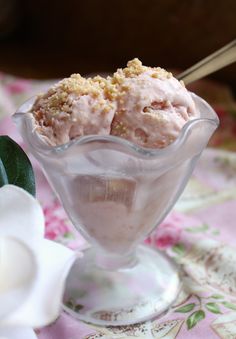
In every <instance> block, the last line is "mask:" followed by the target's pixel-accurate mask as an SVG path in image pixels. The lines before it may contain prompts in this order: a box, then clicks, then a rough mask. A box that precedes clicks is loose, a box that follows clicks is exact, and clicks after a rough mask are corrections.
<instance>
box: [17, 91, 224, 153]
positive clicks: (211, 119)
mask: <svg viewBox="0 0 236 339" xmlns="http://www.w3.org/2000/svg"><path fill="white" fill-rule="evenodd" d="M190 93H191V92H190ZM191 96H192V98H193V100H194V102H195V104H196V106H198V103H199V104H201V105H203V106H204V107H205V110H206V111H207V112H208V114H207V117H205V116H204V117H200V118H196V119H191V120H189V121H188V122H187V123H186V124H185V125H184V127H183V128H182V129H181V131H180V133H179V136H178V138H177V139H176V140H175V141H174V142H173V143H171V144H170V145H168V146H167V147H165V148H161V149H153V148H144V147H141V146H139V145H136V144H134V143H132V142H131V141H128V140H126V139H123V138H120V137H116V136H113V135H106V136H101V135H86V136H83V137H80V138H78V139H74V140H71V141H69V142H67V143H65V144H62V145H57V146H51V145H48V144H47V143H46V142H45V141H44V140H43V138H42V137H40V134H39V133H37V132H36V131H35V129H34V126H33V123H32V116H31V112H30V108H31V107H32V105H33V103H34V101H35V99H36V96H33V97H31V98H30V99H29V100H27V101H26V102H25V103H24V104H23V105H22V106H20V107H19V109H18V110H17V111H16V113H15V114H14V115H13V119H14V121H15V122H16V123H17V122H18V119H22V118H23V119H24V122H25V124H26V128H27V131H29V129H30V131H31V134H32V136H33V143H32V142H31V144H32V145H33V147H34V148H36V149H37V151H38V152H40V153H47V154H48V153H50V152H51V153H56V154H58V153H61V152H64V151H66V150H67V149H69V148H71V147H74V146H78V145H85V144H88V143H91V142H110V143H114V144H117V145H121V146H123V147H125V148H127V149H128V150H130V151H131V152H132V153H134V154H136V155H137V156H142V157H145V158H146V157H147V158H154V157H157V156H158V157H160V156H166V155H167V154H169V153H171V152H173V151H175V150H177V149H178V148H180V147H181V145H182V144H183V143H184V142H185V140H186V139H187V136H188V134H189V132H190V131H191V130H192V129H193V128H194V127H195V126H197V125H198V124H199V123H209V124H212V125H213V126H214V127H215V128H214V129H216V128H217V126H218V125H219V118H218V116H217V114H216V112H215V111H214V110H213V108H212V107H211V106H210V105H209V104H208V103H207V102H206V101H205V100H204V99H202V98H201V97H199V96H198V95H196V94H194V93H191ZM199 111H200V116H201V113H202V112H201V110H200V109H199ZM205 115H206V114H205Z"/></svg>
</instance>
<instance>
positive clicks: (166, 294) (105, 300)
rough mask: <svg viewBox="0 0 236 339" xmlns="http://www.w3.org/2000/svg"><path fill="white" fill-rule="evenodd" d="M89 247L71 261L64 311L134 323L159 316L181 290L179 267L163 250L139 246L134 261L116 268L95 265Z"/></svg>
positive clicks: (92, 319)
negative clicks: (74, 260) (72, 262)
mask: <svg viewBox="0 0 236 339" xmlns="http://www.w3.org/2000/svg"><path fill="white" fill-rule="evenodd" d="M97 262H98V257H97V254H96V250H95V249H93V248H89V249H87V250H86V251H85V252H84V256H83V258H79V259H77V261H76V262H75V263H74V265H73V267H72V269H71V271H70V273H69V276H68V278H67V282H66V289H65V294H64V298H63V308H64V310H65V311H66V312H67V313H69V314H70V315H72V316H73V317H75V318H76V319H78V320H82V321H85V322H88V323H92V324H95V325H103V326H118V325H130V324H136V323H139V322H142V321H146V320H149V319H151V318H153V317H157V316H160V315H161V314H163V312H165V311H167V310H168V308H169V307H170V306H171V305H172V304H173V302H174V301H175V299H176V298H177V296H178V293H179V291H180V285H181V284H180V278H179V274H178V269H177V267H176V265H175V264H174V263H172V261H171V260H169V259H168V257H166V256H165V255H164V254H163V253H160V252H158V251H156V250H153V249H151V248H149V247H147V246H138V247H137V249H136V256H135V261H133V262H132V264H131V265H130V266H129V265H127V266H125V267H123V268H119V269H117V268H116V269H114V270H111V269H104V268H102V267H101V266H100V267H99V265H97V264H96V263H97Z"/></svg>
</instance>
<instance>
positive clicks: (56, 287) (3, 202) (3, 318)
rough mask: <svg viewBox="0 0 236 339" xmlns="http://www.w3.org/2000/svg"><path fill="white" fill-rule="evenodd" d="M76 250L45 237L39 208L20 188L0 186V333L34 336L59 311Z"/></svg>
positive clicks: (1, 335)
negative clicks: (38, 328) (35, 329)
mask: <svg viewBox="0 0 236 339" xmlns="http://www.w3.org/2000/svg"><path fill="white" fill-rule="evenodd" d="M75 257H76V255H75V253H74V252H73V251H71V250H70V249H68V248H66V247H64V246H62V245H60V244H57V243H55V242H52V241H50V240H46V239H45V238H44V216H43V212H42V209H41V207H40V205H39V203H38V202H37V200H36V199H34V198H33V197H32V196H31V195H30V194H29V193H27V192H26V191H24V190H23V189H21V188H19V187H16V186H13V185H6V186H3V187H2V188H0V338H8V339H15V338H17V339H21V338H22V339H33V338H36V336H35V334H34V331H33V330H32V328H37V327H41V326H45V325H47V324H49V323H51V322H53V321H54V320H55V319H56V318H57V317H58V316H59V313H60V308H61V298H62V293H63V290H64V283H65V279H66V276H67V274H68V271H69V269H70V267H71V265H72V264H73V262H74V259H75Z"/></svg>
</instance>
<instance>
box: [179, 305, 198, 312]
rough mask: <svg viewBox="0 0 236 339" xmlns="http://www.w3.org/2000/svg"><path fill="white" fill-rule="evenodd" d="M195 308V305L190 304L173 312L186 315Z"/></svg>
mask: <svg viewBox="0 0 236 339" xmlns="http://www.w3.org/2000/svg"><path fill="white" fill-rule="evenodd" d="M195 306H196V304H194V303H192V304H187V305H184V306H182V307H179V308H177V309H176V310H175V312H180V313H187V312H190V311H192V310H193V309H194V307H195Z"/></svg>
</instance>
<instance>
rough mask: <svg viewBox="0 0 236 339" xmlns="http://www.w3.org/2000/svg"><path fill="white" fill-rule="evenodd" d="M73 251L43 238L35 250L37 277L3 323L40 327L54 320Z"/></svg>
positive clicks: (59, 307) (74, 256) (74, 255)
mask: <svg viewBox="0 0 236 339" xmlns="http://www.w3.org/2000/svg"><path fill="white" fill-rule="evenodd" d="M75 258H76V254H75V252H73V251H71V250H70V249H68V248H66V247H64V246H62V245H60V244H57V243H54V242H52V241H50V240H46V239H44V240H42V241H41V245H40V250H39V252H38V253H37V258H36V259H37V264H38V267H37V268H38V276H37V279H36V281H35V285H34V286H33V288H32V289H31V291H30V293H29V295H28V297H27V299H26V301H25V303H24V304H23V305H22V306H21V307H20V308H18V309H17V310H16V312H13V313H12V314H10V315H9V317H7V318H5V319H4V325H7V326H11V325H16V326H18V325H19V326H20V325H22V326H32V327H41V326H45V325H47V324H49V323H51V322H52V321H54V320H55V319H56V318H57V317H58V316H59V313H60V310H61V299H62V294H63V291H64V284H65V280H66V277H67V274H68V271H69V269H70V267H71V265H72V264H73V262H74V259H75Z"/></svg>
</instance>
